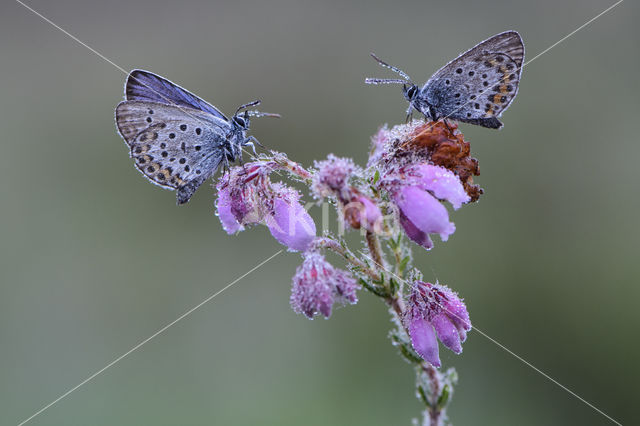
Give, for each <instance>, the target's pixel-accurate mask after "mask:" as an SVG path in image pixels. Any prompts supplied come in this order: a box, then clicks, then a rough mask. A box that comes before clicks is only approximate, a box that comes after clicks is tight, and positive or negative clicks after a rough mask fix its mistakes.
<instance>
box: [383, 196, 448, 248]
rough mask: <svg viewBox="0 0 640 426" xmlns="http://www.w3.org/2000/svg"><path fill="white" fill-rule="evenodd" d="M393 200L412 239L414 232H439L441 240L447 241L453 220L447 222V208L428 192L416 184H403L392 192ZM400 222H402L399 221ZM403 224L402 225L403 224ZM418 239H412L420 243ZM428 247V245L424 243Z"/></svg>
mask: <svg viewBox="0 0 640 426" xmlns="http://www.w3.org/2000/svg"><path fill="white" fill-rule="evenodd" d="M393 200H394V201H395V203H396V204H397V206H398V207H399V208H400V211H401V213H402V214H403V215H404V218H405V220H404V221H403V222H404V225H408V226H405V231H407V228H409V232H407V235H408V236H409V237H410V238H412V239H414V238H415V237H414V236H415V232H416V231H419V232H420V233H422V234H440V238H442V241H447V240H448V239H449V235H451V234H453V233H454V231H455V230H456V227H455V225H454V224H453V222H449V213H448V212H447V209H446V208H445V207H444V206H443V205H442V204H441V203H440V202H439V201H438V200H437V199H436V198H434V197H433V196H432V195H431V194H430V193H429V192H427V191H424V190H422V189H420V188H419V187H418V186H403V187H401V188H399V189H398V190H397V191H396V192H395V193H394V194H393ZM401 223H402V222H401ZM404 225H403V226H404ZM419 240H420V239H414V241H416V242H418V243H420V241H419ZM423 247H425V248H430V247H429V245H428V244H427V245H424V244H423Z"/></svg>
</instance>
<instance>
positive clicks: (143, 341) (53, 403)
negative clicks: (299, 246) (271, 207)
mask: <svg viewBox="0 0 640 426" xmlns="http://www.w3.org/2000/svg"><path fill="white" fill-rule="evenodd" d="M283 251H284V250H282V249H281V250H278V251H277V252H276V253H274V254H273V255H271V256H270V257H268V258H267V259H265V260H263V261H262V262H260V263H259V264H257V265H256V266H254V267H253V268H251V269H250V270H249V271H247V272H245V273H244V274H242V275H240V276H239V277H238V278H236V279H235V280H233V281H231V282H230V283H229V284H227V285H226V286H224V287H223V288H222V289H221V290H218V291H217V292H215V293H214V294H212V295H211V296H209V297H207V298H206V299H204V300H203V301H202V302H200V303H198V304H197V305H196V306H194V307H193V308H191V309H189V310H188V311H186V312H185V313H183V314H182V315H180V316H179V317H178V318H176V319H174V320H173V321H171V322H170V323H169V324H167V325H165V326H164V327H162V328H161V329H160V330H158V331H156V332H155V333H153V334H152V335H151V336H149V337H147V338H146V339H144V340H142V341H141V342H140V343H138V344H137V345H135V346H134V347H132V348H131V349H129V350H128V351H127V352H125V353H123V354H122V355H120V356H119V357H117V358H116V359H114V360H113V361H111V362H110V363H109V364H107V365H105V366H104V367H102V368H101V369H100V370H98V371H96V372H95V373H93V374H92V375H90V376H89V377H87V378H86V379H84V380H83V381H81V382H80V383H78V384H77V385H75V386H74V387H72V388H71V389H69V390H68V391H66V392H65V393H63V394H62V395H60V396H59V397H57V398H56V399H54V400H53V401H51V402H50V403H48V404H47V405H45V406H44V407H42V408H41V409H39V410H38V411H36V412H35V413H33V414H32V415H31V416H29V417H28V418H26V419H25V420H23V421H21V422H20V423H19V424H18V426H22V425H24V424H25V423H27V422H29V421H31V420H32V419H33V418H34V417H36V416H38V415H39V414H41V413H42V412H44V411H45V410H47V409H49V408H51V407H52V406H53V405H55V404H57V403H58V402H60V400H62V399H64V398H66V397H67V396H69V394H71V393H72V392H74V391H75V390H77V389H78V388H79V387H81V386H83V385H85V384H86V383H88V382H90V381H91V380H93V379H94V378H95V377H96V376H98V375H100V374H101V373H103V372H104V371H105V370H106V369H108V368H109V367H112V366H113V365H115V364H116V363H118V362H119V361H121V360H122V359H124V358H125V357H127V356H128V355H130V354H131V353H132V352H134V351H136V350H137V349H140V347H142V346H143V345H144V344H146V343H148V342H149V341H150V340H151V339H153V338H154V337H156V336H158V335H159V334H162V333H163V332H165V331H166V330H167V329H169V328H170V327H171V326H173V325H175V324H176V323H177V322H178V321H180V320H182V319H184V318H186V317H187V316H189V315H191V314H192V313H193V312H194V311H196V310H197V309H198V308H200V307H201V306H203V305H204V304H206V303H207V302H209V301H210V300H211V299H213V298H214V297H216V296H217V295H219V294H220V293H222V292H223V291H225V290H226V289H228V288H229V287H231V286H232V285H234V284H235V283H237V282H238V281H240V280H241V279H243V278H244V277H246V276H247V275H249V274H250V273H252V272H253V271H255V270H256V269H258V268H260V267H261V266H262V265H264V264H265V263H267V262H269V261H270V260H271V259H273V258H274V257H276V256H277V255H279V254H280V253H282V252H283Z"/></svg>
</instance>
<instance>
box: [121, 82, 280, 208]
mask: <svg viewBox="0 0 640 426" xmlns="http://www.w3.org/2000/svg"><path fill="white" fill-rule="evenodd" d="M125 97H126V100H125V101H123V102H121V103H120V104H118V106H117V107H116V124H117V127H118V131H119V132H120V135H121V136H122V138H123V139H124V140H125V143H126V144H127V146H128V147H129V149H130V155H131V157H132V158H133V159H134V160H135V166H136V168H137V169H138V170H139V171H140V172H141V173H142V174H143V175H144V176H145V177H146V178H147V179H149V180H150V181H151V182H152V183H154V184H156V185H159V186H161V187H163V188H167V189H173V190H176V198H177V203H178V204H184V203H186V202H188V201H189V199H190V198H191V196H192V195H193V194H194V192H195V191H196V190H197V189H198V187H199V186H200V185H202V183H203V182H204V181H205V180H207V179H208V178H210V177H211V176H213V174H214V173H215V172H216V170H217V169H218V168H219V167H220V165H221V164H224V165H225V166H226V165H228V163H229V162H234V161H237V160H240V159H241V158H242V148H243V147H244V146H247V145H252V143H253V141H255V138H253V137H252V136H249V137H247V131H248V129H249V115H250V114H253V115H268V114H262V113H257V112H253V111H244V113H243V114H239V111H240V110H241V109H242V108H243V107H247V106H252V105H256V104H257V103H259V101H256V102H253V103H251V104H247V105H243V106H242V107H241V108H239V109H238V111H236V114H235V115H234V116H233V117H232V118H231V119H229V118H227V117H226V116H225V115H224V114H222V113H221V112H220V111H219V110H218V109H216V108H215V107H214V106H212V105H210V104H208V103H207V102H205V101H204V100H202V99H200V98H198V97H197V96H195V95H193V94H191V93H189V92H187V91H186V90H185V89H182V88H181V87H179V86H177V85H175V84H173V83H171V82H170V81H168V80H166V79H164V78H162V77H160V76H157V75H155V74H152V73H150V72H147V71H142V70H134V71H132V72H131V73H130V74H129V77H128V79H127V83H126V84H125Z"/></svg>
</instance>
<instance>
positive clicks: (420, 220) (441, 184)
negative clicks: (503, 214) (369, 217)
mask: <svg viewBox="0 0 640 426" xmlns="http://www.w3.org/2000/svg"><path fill="white" fill-rule="evenodd" d="M383 185H385V186H386V187H387V188H388V190H389V191H390V193H391V197H392V199H393V201H394V202H395V204H396V205H397V206H398V208H399V209H400V215H399V216H400V224H401V225H402V227H403V228H404V230H405V232H406V233H407V236H408V237H409V238H411V240H413V241H414V242H416V243H418V244H420V245H421V246H423V247H424V248H426V249H427V250H428V249H431V248H432V247H433V242H432V241H431V239H430V238H429V234H439V235H440V238H441V239H442V241H447V239H448V238H449V235H451V234H453V233H454V232H455V230H456V227H455V225H454V224H453V222H450V221H449V213H448V212H447V209H446V208H445V207H444V205H443V204H442V203H441V202H440V201H449V202H450V203H451V204H452V205H453V207H454V209H457V208H459V207H460V206H461V205H462V204H463V203H467V202H469V201H470V199H471V198H470V197H469V195H468V194H467V193H466V192H465V190H464V187H463V185H462V182H460V179H458V177H457V176H456V175H455V174H454V173H453V172H451V171H449V170H447V169H445V168H444V167H440V166H434V165H431V164H426V163H418V164H415V165H409V166H407V167H403V168H400V169H398V170H397V171H394V172H392V173H389V174H388V175H386V176H385V177H384V182H383Z"/></svg>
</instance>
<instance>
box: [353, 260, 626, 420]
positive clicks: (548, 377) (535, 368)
mask: <svg viewBox="0 0 640 426" xmlns="http://www.w3.org/2000/svg"><path fill="white" fill-rule="evenodd" d="M359 253H360V254H361V255H362V256H364V257H366V258H367V259H369V260H370V261H371V262H373V264H374V265H376V266H378V267H379V268H380V269H382V270H384V271H386V272H388V273H389V274H391V275H393V276H394V277H396V278H397V279H398V280H400V282H402V283H404V284H410V283H409V282H408V281H407V280H405V279H404V278H401V277H399V276H398V275H396V274H395V273H394V272H393V271H390V270H388V269H387V268H385V267H384V265H380V264H378V263H376V261H375V260H373V258H372V257H371V256H369V255H368V254H366V253H365V252H363V251H360V252H359ZM436 303H437V302H436ZM438 305H439V306H440V307H441V308H443V309H444V310H445V311H447V313H448V314H450V315H453V316H455V317H458V315H457V314H455V313H454V312H451V311H449V310H448V309H447V308H446V307H445V306H443V305H441V304H439V303H438ZM458 318H459V317H458ZM460 319H461V320H463V321H464V319H463V318H460ZM471 331H477V332H478V333H480V334H481V335H482V336H484V337H486V338H487V339H488V340H489V341H491V342H492V343H494V344H495V345H496V346H498V347H499V348H501V349H503V350H504V351H506V352H507V353H509V354H510V355H512V356H513V357H515V358H516V359H517V360H518V361H520V362H522V363H523V364H525V365H526V366H528V367H530V368H531V369H533V370H534V371H536V372H537V373H539V374H541V375H542V376H543V377H545V378H546V379H547V380H549V381H551V382H552V383H554V384H556V385H558V386H559V387H560V388H562V389H564V390H565V391H567V392H568V393H569V394H571V395H573V396H574V397H576V398H577V399H579V400H580V401H582V402H583V403H585V404H586V405H588V406H589V407H591V408H593V409H594V410H595V411H597V412H598V413H600V414H601V415H603V416H604V417H606V418H607V419H609V420H611V421H612V422H613V423H615V424H617V425H618V426H622V424H621V423H619V422H618V421H616V420H614V419H613V418H612V417H611V416H609V415H607V413H605V412H604V411H602V410H601V409H599V408H598V407H596V406H595V405H593V404H592V403H590V402H589V401H587V400H586V399H584V398H582V397H581V396H580V395H578V394H577V393H575V392H574V391H572V390H571V389H569V388H568V387H566V386H565V385H563V384H562V383H560V382H558V381H557V380H555V379H554V378H553V377H551V376H549V375H548V374H547V373H545V372H544V371H542V370H540V369H539V368H538V367H536V366H535V365H533V364H531V363H530V362H529V361H527V360H526V359H524V358H522V357H521V356H520V355H518V354H516V353H515V352H513V351H512V350H510V349H509V348H507V347H506V346H504V345H503V344H501V343H500V342H498V341H497V340H496V339H494V338H493V337H491V336H489V335H488V334H487V333H485V332H484V331H482V330H480V329H479V328H478V327H477V326H475V325H474V326H473V328H472V329H471Z"/></svg>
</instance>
